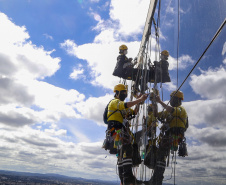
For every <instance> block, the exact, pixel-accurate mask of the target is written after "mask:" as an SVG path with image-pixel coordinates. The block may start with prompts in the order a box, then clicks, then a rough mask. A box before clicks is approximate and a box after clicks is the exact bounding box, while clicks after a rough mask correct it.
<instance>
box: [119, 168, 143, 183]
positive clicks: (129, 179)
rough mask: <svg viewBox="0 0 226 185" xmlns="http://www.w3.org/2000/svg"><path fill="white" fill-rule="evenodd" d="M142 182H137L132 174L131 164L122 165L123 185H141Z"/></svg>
mask: <svg viewBox="0 0 226 185" xmlns="http://www.w3.org/2000/svg"><path fill="white" fill-rule="evenodd" d="M142 183H143V182H142V181H140V180H137V179H136V177H134V175H133V172H132V164H128V165H123V185H131V184H132V185H142Z"/></svg>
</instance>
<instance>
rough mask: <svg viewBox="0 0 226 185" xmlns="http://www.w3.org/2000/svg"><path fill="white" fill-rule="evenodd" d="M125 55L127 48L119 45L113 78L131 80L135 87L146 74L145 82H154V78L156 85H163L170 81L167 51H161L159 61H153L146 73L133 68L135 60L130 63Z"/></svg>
mask: <svg viewBox="0 0 226 185" xmlns="http://www.w3.org/2000/svg"><path fill="white" fill-rule="evenodd" d="M127 53H128V47H127V46H126V45H121V46H120V47H119V54H120V55H119V56H118V57H117V63H116V66H115V69H114V71H113V75H114V76H118V77H120V78H123V79H126V80H133V81H135V82H136V85H137V87H138V84H141V80H142V77H141V76H142V74H147V76H146V82H155V78H156V82H157V83H160V82H162V83H165V82H170V81H171V80H170V77H169V72H168V67H169V63H168V61H167V60H168V57H169V52H168V51H166V50H164V51H162V52H161V56H160V57H161V60H160V61H159V62H157V61H155V62H154V65H150V66H149V70H147V71H144V70H143V69H139V68H134V65H136V64H137V60H136V59H135V60H134V62H132V61H133V59H132V58H127V56H126V55H127ZM141 89H142V88H141Z"/></svg>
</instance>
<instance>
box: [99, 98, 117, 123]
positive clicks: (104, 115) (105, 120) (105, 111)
mask: <svg viewBox="0 0 226 185" xmlns="http://www.w3.org/2000/svg"><path fill="white" fill-rule="evenodd" d="M111 101H112V100H111ZM111 101H110V102H111ZM110 102H109V103H110ZM109 103H108V104H107V106H106V107H105V109H104V114H103V121H104V123H105V124H108V118H109V117H110V116H111V115H112V114H114V113H115V112H116V111H118V109H117V110H115V111H114V112H112V113H111V114H110V115H109V116H107V115H108V105H109Z"/></svg>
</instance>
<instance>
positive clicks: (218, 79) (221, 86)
mask: <svg viewBox="0 0 226 185" xmlns="http://www.w3.org/2000/svg"><path fill="white" fill-rule="evenodd" d="M200 72H201V74H200V75H195V74H194V75H192V76H191V81H190V82H189V84H190V85H191V87H192V89H193V91H194V92H195V93H197V94H199V95H200V96H201V97H202V98H208V99H216V98H222V97H224V98H225V91H226V69H225V67H223V66H220V67H219V68H216V69H211V68H209V69H208V70H207V71H202V70H200Z"/></svg>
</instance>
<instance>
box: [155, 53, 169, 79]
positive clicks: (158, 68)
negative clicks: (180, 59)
mask: <svg viewBox="0 0 226 185" xmlns="http://www.w3.org/2000/svg"><path fill="white" fill-rule="evenodd" d="M168 58H169V51H167V50H163V51H162V52H161V54H160V61H159V62H157V61H154V71H155V73H156V75H155V78H156V82H157V83H160V82H161V83H166V82H171V80H170V76H169V71H168V68H169V62H168ZM152 69H153V66H152Z"/></svg>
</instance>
